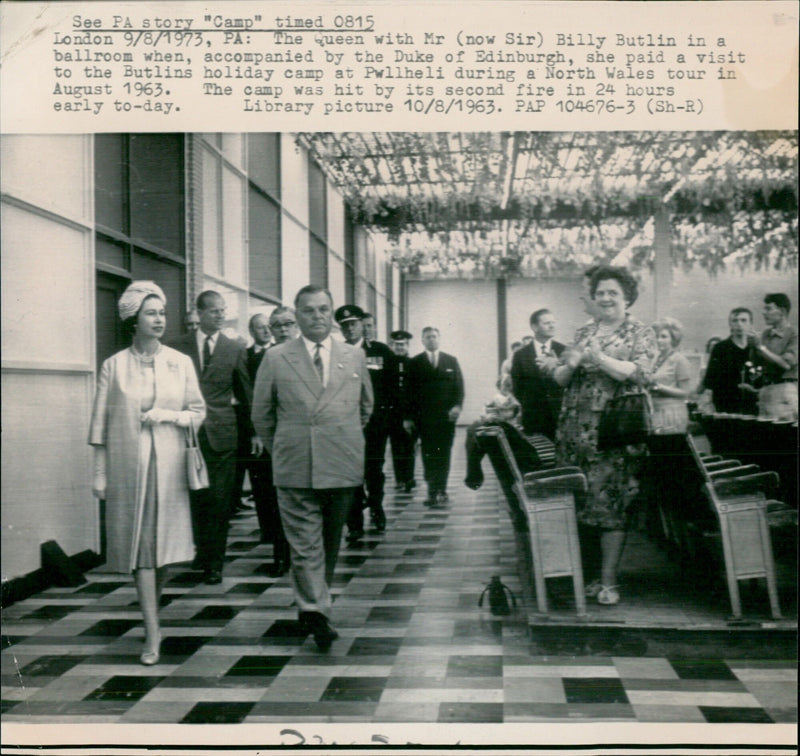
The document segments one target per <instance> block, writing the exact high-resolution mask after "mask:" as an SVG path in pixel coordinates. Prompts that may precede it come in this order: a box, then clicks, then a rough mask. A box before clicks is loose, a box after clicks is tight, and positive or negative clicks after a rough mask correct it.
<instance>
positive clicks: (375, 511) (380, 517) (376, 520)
mask: <svg viewBox="0 0 800 756" xmlns="http://www.w3.org/2000/svg"><path fill="white" fill-rule="evenodd" d="M370 514H371V518H372V524H373V525H374V526H375V530H377V531H378V532H379V533H383V531H384V530H386V513H385V512H384V511H383V507H382V506H381V505H380V504H378V505H377V506H375V507H373V508H372V509H371V512H370Z"/></svg>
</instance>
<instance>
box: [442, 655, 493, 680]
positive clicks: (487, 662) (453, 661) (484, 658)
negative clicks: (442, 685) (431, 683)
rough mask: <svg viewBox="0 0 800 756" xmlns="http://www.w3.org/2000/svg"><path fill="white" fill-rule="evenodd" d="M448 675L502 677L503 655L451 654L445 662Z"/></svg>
mask: <svg viewBox="0 0 800 756" xmlns="http://www.w3.org/2000/svg"><path fill="white" fill-rule="evenodd" d="M447 676H448V677H502V676H503V657H502V656H500V655H480V654H474V655H466V656H451V657H450V659H449V660H448V662H447Z"/></svg>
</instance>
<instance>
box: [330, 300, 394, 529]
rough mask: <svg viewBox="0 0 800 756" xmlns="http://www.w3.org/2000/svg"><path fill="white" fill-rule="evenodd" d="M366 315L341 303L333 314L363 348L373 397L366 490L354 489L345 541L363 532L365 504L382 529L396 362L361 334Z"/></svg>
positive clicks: (367, 436)
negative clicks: (386, 461) (385, 473)
mask: <svg viewBox="0 0 800 756" xmlns="http://www.w3.org/2000/svg"><path fill="white" fill-rule="evenodd" d="M366 314H367V313H365V312H364V311H363V310H362V309H361V308H360V307H359V306H358V305H350V304H347V305H342V306H341V307H340V308H339V309H338V310H336V313H335V314H334V318H335V319H336V322H337V323H338V324H339V327H340V328H341V329H342V335H343V336H344V340H345V341H346V342H347V343H348V344H350V345H351V346H354V347H356V348H358V349H361V350H363V352H364V355H365V356H366V358H367V369H368V370H369V377H370V379H371V380H372V393H373V395H374V397H375V405H374V409H373V412H372V417H370V419H369V422H368V423H367V427H366V428H365V429H364V439H365V452H366V458H365V463H364V487H365V488H366V493H365V492H364V490H363V489H361V490H360V491H356V498H355V502H354V504H353V509H352V511H351V512H350V516H349V517H348V518H347V541H348V543H355V542H356V541H358V540H359V539H360V538H362V537H363V535H364V513H363V510H364V508H365V507H369V511H370V515H371V517H372V524H373V525H374V526H375V529H376V530H377V531H378V532H379V533H382V532H383V531H384V530H385V529H386V514H385V513H384V511H383V484H384V481H385V477H386V476H385V475H384V474H383V462H384V459H385V457H386V442H387V440H388V439H389V421H390V411H391V407H392V403H393V398H394V386H395V379H394V374H395V370H396V362H395V357H394V352H392V350H391V349H389V347H388V346H386V344H383V343H382V342H380V341H374V340H371V339H368V338H367V337H366V336H365V334H364V322H363V321H364V316H365V315H366ZM369 317H370V318H371V317H372V316H371V315H370V316H369ZM373 321H374V319H373ZM373 331H374V326H373Z"/></svg>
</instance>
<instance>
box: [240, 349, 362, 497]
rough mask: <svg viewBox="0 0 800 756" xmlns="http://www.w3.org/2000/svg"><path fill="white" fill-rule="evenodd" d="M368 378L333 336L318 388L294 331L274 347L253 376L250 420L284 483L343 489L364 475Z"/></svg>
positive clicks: (357, 355) (354, 353)
mask: <svg viewBox="0 0 800 756" xmlns="http://www.w3.org/2000/svg"><path fill="white" fill-rule="evenodd" d="M372 406H373V396H372V381H371V380H370V378H369V374H368V370H367V362H366V358H365V357H364V352H363V350H361V349H358V348H356V347H353V346H350V345H348V344H341V343H339V342H337V341H333V342H332V344H331V361H330V376H329V378H328V385H327V386H325V387H324V388H323V386H322V382H321V381H320V380H319V377H318V376H317V373H316V370H315V369H314V365H313V364H312V362H311V357H310V356H309V354H308V350H307V349H306V345H305V342H304V341H303V339H302V338H299V339H292V340H291V341H287V342H286V343H285V344H281V345H280V346H276V347H274V348H272V349H270V350H269V351H267V353H266V354H265V356H264V359H263V360H262V361H261V366H260V367H259V369H258V373H257V375H256V386H255V393H254V399H253V415H252V419H253V425H254V426H255V430H256V433H258V435H259V436H260V437H261V438H262V439H263V440H264V443H265V444H266V446H267V449H268V451H269V453H270V456H271V457H272V467H273V480H274V483H275V485H276V486H283V487H285V488H317V489H323V488H348V487H355V486H359V485H361V483H362V482H363V479H364V432H363V428H364V426H365V425H366V424H367V421H368V420H369V417H370V414H371V413H372Z"/></svg>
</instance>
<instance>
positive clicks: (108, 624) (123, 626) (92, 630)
mask: <svg viewBox="0 0 800 756" xmlns="http://www.w3.org/2000/svg"><path fill="white" fill-rule="evenodd" d="M140 624H141V622H140V621H139V620H131V619H105V620H100V621H99V622H95V623H94V625H92V626H91V627H87V628H86V630H84V631H83V632H82V633H80V635H82V636H85V635H99V636H101V637H103V638H118V637H120V636H121V635H125V633H127V632H128V630H130V629H131V628H132V627H136V626H137V625H140Z"/></svg>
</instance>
